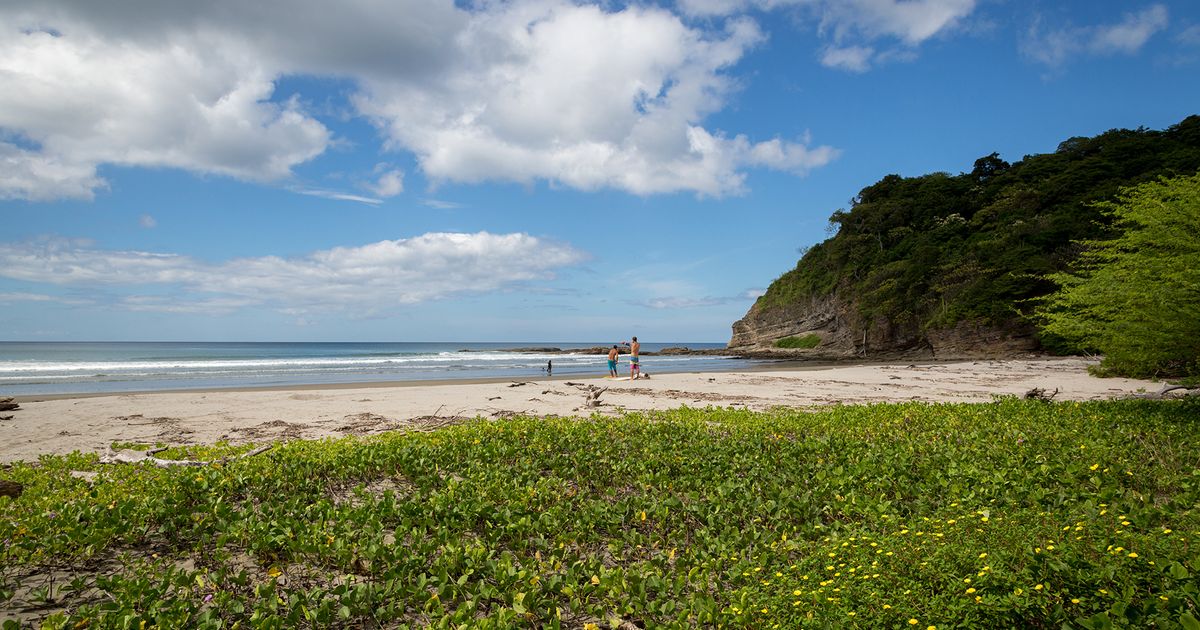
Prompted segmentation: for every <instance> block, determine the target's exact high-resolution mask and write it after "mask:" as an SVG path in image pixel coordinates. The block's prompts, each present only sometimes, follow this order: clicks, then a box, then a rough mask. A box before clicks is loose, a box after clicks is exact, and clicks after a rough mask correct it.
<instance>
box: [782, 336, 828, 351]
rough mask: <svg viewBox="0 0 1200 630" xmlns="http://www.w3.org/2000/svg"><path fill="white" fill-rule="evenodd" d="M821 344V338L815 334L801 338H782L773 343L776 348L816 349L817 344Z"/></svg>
mask: <svg viewBox="0 0 1200 630" xmlns="http://www.w3.org/2000/svg"><path fill="white" fill-rule="evenodd" d="M819 343H821V336H820V335H818V334H816V333H808V334H807V335H804V336H803V337H784V338H783V339H780V340H779V341H776V342H775V347H776V348H803V349H805V350H807V349H809V348H816V347H817V344H819Z"/></svg>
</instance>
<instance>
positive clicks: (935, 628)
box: [925, 626, 937, 630]
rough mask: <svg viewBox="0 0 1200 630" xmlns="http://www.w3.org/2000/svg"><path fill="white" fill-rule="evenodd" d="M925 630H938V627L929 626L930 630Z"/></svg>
mask: <svg viewBox="0 0 1200 630" xmlns="http://www.w3.org/2000/svg"><path fill="white" fill-rule="evenodd" d="M925 630H937V626H929V627H928V628H925Z"/></svg>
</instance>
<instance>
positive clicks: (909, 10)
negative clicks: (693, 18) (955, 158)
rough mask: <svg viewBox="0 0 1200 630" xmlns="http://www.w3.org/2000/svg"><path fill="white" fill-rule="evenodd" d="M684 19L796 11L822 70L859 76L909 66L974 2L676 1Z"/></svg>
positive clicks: (959, 24) (970, 10)
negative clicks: (813, 39) (811, 31)
mask: <svg viewBox="0 0 1200 630" xmlns="http://www.w3.org/2000/svg"><path fill="white" fill-rule="evenodd" d="M679 4H680V7H681V8H682V9H683V11H684V12H685V13H688V14H691V15H697V16H713V15H734V14H737V13H742V12H745V11H747V10H749V9H757V10H760V11H773V10H780V9H789V8H791V9H794V10H795V12H796V14H797V16H798V17H799V18H800V19H799V20H798V22H799V23H811V24H814V25H815V28H816V31H817V37H818V38H819V39H820V40H821V41H822V42H823V44H822V45H821V47H820V52H819V53H818V58H819V59H820V62H821V64H822V65H824V66H826V67H829V68H834V69H837V70H844V71H847V72H856V73H862V72H866V71H868V70H870V69H871V68H872V67H873V66H875V65H879V64H882V63H887V62H889V61H908V60H911V59H913V58H915V55H916V53H915V51H916V50H917V48H918V47H919V46H920V45H921V44H922V43H924V42H925V41H926V40H929V39H931V38H934V37H937V36H939V35H943V34H945V33H948V32H953V31H955V30H957V29H960V28H961V27H962V26H963V24H964V22H965V21H966V20H967V19H968V18H969V17H970V16H971V14H972V13H973V12H974V11H975V7H976V4H977V2H976V0H680V2H679Z"/></svg>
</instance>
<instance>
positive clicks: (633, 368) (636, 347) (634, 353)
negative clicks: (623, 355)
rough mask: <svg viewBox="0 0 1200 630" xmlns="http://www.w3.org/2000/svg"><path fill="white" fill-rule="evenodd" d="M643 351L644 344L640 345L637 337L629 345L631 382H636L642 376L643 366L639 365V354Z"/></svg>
mask: <svg viewBox="0 0 1200 630" xmlns="http://www.w3.org/2000/svg"><path fill="white" fill-rule="evenodd" d="M641 351H642V344H640V343H638V340H637V337H634V338H633V341H632V342H630V344H629V380H631V381H632V380H634V379H636V378H637V377H639V376H641V375H642V366H641V365H639V364H638V353H639V352H641Z"/></svg>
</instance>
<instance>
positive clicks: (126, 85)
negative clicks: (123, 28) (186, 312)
mask: <svg viewBox="0 0 1200 630" xmlns="http://www.w3.org/2000/svg"><path fill="white" fill-rule="evenodd" d="M37 6H38V7H43V6H44V5H37ZM62 13H68V12H62ZM47 14H48V15H40V14H36V13H35V14H34V15H26V14H24V13H22V12H21V11H20V10H16V11H14V10H13V9H9V10H0V33H3V34H4V35H3V37H0V128H3V129H8V130H12V131H15V132H17V133H19V134H20V135H21V136H22V137H23V138H25V139H26V140H28V143H29V144H30V145H33V146H35V147H36V148H31V149H29V148H20V147H18V146H17V145H15V144H12V143H0V156H2V159H3V160H4V161H5V162H6V163H7V165H8V166H9V167H10V168H12V169H14V171H15V173H16V175H15V178H16V179H17V181H7V179H8V178H7V177H6V178H5V180H0V185H2V186H3V187H2V188H0V191H2V192H0V194H2V195H4V196H6V197H10V198H11V197H20V198H27V199H33V200H43V199H52V198H62V197H74V198H84V199H87V198H91V196H92V195H93V193H94V191H95V190H96V189H97V188H100V187H102V186H103V181H102V180H101V179H99V178H98V177H97V175H96V167H97V166H98V165H101V164H118V165H124V166H150V167H163V166H166V167H175V168H182V169H187V170H191V171H195V172H199V173H215V174H221V175H229V176H232V177H237V178H241V179H247V180H255V181H269V180H277V179H281V178H284V177H287V176H288V175H289V174H290V172H291V168H292V166H294V165H296V164H298V163H301V162H304V161H306V160H308V159H310V158H312V157H313V156H315V155H317V154H319V153H320V152H321V151H322V150H324V147H325V145H326V144H327V143H328V141H329V133H328V131H327V130H326V129H325V127H324V126H323V125H321V124H320V123H319V122H317V121H316V120H314V119H312V118H310V117H308V116H306V115H305V114H304V113H303V112H302V111H301V109H300V107H299V106H298V105H297V103H296V102H294V101H291V102H286V103H272V102H268V100H267V99H269V98H270V97H271V95H272V92H273V90H274V86H273V78H274V77H273V76H272V74H271V73H270V72H268V71H266V70H265V69H263V68H261V67H259V65H258V62H257V61H254V59H255V58H256V57H257V55H256V54H255V51H253V50H252V49H248V48H247V47H246V46H245V45H243V44H242V43H241V42H238V41H231V40H230V39H228V38H226V37H224V36H222V35H220V34H218V33H214V32H206V31H199V30H197V31H192V32H179V30H178V29H169V30H165V31H164V32H163V33H162V35H161V37H159V38H145V39H140V40H135V39H128V38H125V39H120V38H116V37H113V36H112V34H110V33H104V32H102V31H101V30H100V29H98V28H97V27H96V25H95V24H91V23H88V22H85V21H82V20H79V19H73V18H72V17H60V16H59V15H58V12H50V11H47ZM52 17H53V19H54V22H55V32H56V33H58V34H57V35H55V34H51V33H48V32H46V31H44V30H32V31H31V30H29V29H28V28H24V25H25V23H26V22H27V21H30V20H34V19H37V18H42V19H52ZM10 176H12V175H10Z"/></svg>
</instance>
